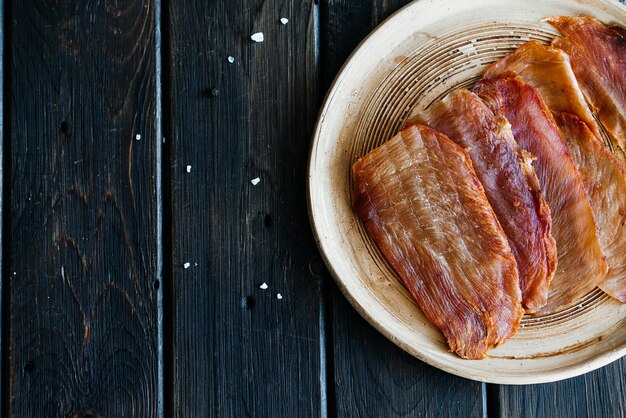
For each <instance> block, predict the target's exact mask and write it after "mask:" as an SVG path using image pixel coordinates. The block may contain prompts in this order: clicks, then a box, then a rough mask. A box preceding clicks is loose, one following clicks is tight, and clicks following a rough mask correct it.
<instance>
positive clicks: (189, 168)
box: [187, 165, 191, 173]
mask: <svg viewBox="0 0 626 418" xmlns="http://www.w3.org/2000/svg"><path fill="white" fill-rule="evenodd" d="M187 172H188V173H191V166H190V165H188V166H187Z"/></svg>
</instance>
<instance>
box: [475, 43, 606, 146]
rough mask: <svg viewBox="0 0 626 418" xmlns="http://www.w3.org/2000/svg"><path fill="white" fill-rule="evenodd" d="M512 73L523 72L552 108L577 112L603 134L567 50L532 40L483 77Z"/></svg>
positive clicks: (527, 81) (529, 82)
mask: <svg viewBox="0 0 626 418" xmlns="http://www.w3.org/2000/svg"><path fill="white" fill-rule="evenodd" d="M509 73H513V74H517V75H519V76H520V77H522V78H523V79H524V81H525V82H526V83H528V84H530V85H531V86H533V87H534V88H536V89H537V91H538V92H539V94H540V95H541V98H542V99H543V101H544V102H545V104H546V106H548V108H549V109H550V110H552V111H553V112H568V113H572V114H574V115H577V116H578V117H579V118H580V119H581V120H582V121H583V122H585V123H586V124H587V125H588V126H589V129H591V131H592V132H593V133H594V134H595V135H597V136H598V137H600V131H599V129H598V125H597V123H596V120H595V119H594V117H593V114H592V113H591V110H589V106H588V105H587V103H586V102H585V97H584V96H583V92H582V91H581V90H580V86H579V85H578V82H577V81H576V76H575V75H574V71H572V67H571V65H570V58H569V56H568V55H567V54H566V53H565V52H563V50H561V49H559V48H554V47H552V46H549V45H544V44H542V43H540V42H538V41H528V42H526V43H525V44H523V45H522V46H520V47H519V48H517V49H516V50H515V51H514V52H512V53H511V54H509V55H507V56H505V57H504V58H502V59H501V60H500V61H498V62H496V63H495V64H493V65H491V67H489V68H488V69H487V71H485V74H484V75H483V78H485V79H489V78H496V77H501V76H503V75H506V74H509Z"/></svg>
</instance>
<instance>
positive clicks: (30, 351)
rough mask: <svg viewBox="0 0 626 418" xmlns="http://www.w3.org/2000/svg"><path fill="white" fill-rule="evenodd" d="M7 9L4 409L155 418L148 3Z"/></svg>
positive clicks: (24, 2)
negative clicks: (6, 370) (6, 371)
mask: <svg viewBox="0 0 626 418" xmlns="http://www.w3.org/2000/svg"><path fill="white" fill-rule="evenodd" d="M8 5H9V10H10V13H9V19H10V20H9V28H8V29H9V30H10V31H11V34H10V37H9V39H11V40H12V44H11V45H10V46H9V48H10V54H9V62H8V66H9V72H10V78H9V85H10V88H9V92H7V93H8V105H9V107H10V111H9V116H10V119H9V121H8V123H9V128H10V161H9V168H10V173H8V175H9V176H10V178H9V179H8V187H9V188H10V205H11V206H10V207H11V212H10V213H8V214H6V213H5V216H7V215H8V216H9V217H10V235H9V236H8V237H5V239H6V238H8V239H9V241H10V242H9V243H8V245H9V253H10V257H11V259H10V260H4V262H5V263H10V271H11V272H12V273H11V275H10V281H9V303H10V317H9V318H8V326H9V335H10V341H9V344H8V346H9V353H8V355H9V361H8V364H9V368H10V370H9V378H10V382H9V385H10V386H9V388H8V390H9V403H10V404H9V415H10V416H14V417H87V416H92V417H104V416H106V417H113V416H115V417H121V416H137V417H139V416H141V417H144V416H145V417H148V416H156V415H157V408H158V405H157V404H158V383H157V374H158V372H157V370H158V352H157V346H158V341H157V339H158V337H157V328H158V324H157V301H156V291H155V289H154V287H153V286H154V284H153V281H154V280H156V279H158V277H157V276H156V275H155V272H156V256H155V253H156V251H157V240H156V235H155V230H156V224H157V219H156V212H155V189H156V184H155V167H156V161H155V159H156V153H155V150H156V146H157V145H156V144H158V142H157V139H156V138H155V135H154V133H155V130H154V126H155V122H154V113H155V101H154V91H155V79H154V59H155V52H154V41H153V32H154V10H153V8H154V3H153V2H152V1H150V0H146V1H137V2H111V1H104V0H95V1H88V2H84V1H63V2H46V1H37V0H20V1H10V2H8ZM138 135H140V137H139V136H138ZM8 151H9V150H7V152H8Z"/></svg>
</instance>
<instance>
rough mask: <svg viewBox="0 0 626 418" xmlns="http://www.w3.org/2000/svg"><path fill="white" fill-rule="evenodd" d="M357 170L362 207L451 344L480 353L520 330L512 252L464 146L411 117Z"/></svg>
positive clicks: (373, 232)
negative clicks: (410, 121)
mask: <svg viewBox="0 0 626 418" xmlns="http://www.w3.org/2000/svg"><path fill="white" fill-rule="evenodd" d="M353 176H354V183H355V199H354V210H355V212H356V214H357V215H358V217H359V218H360V219H361V221H362V222H363V223H364V225H365V228H366V229H367V231H368V233H369V234H370V236H371V237H372V238H373V239H374V241H375V242H376V244H377V245H378V247H379V248H380V250H381V251H382V253H383V254H384V256H385V257H386V259H387V260H388V261H389V263H390V264H391V266H392V267H393V268H394V269H395V271H396V272H397V273H398V275H399V276H400V277H401V279H402V280H403V282H404V284H405V285H406V287H407V288H408V290H409V291H410V293H411V294H412V296H413V297H414V299H415V300H416V301H417V303H418V305H419V306H420V308H421V309H422V311H423V312H424V314H425V315H426V316H427V317H428V319H429V320H430V321H431V322H432V323H433V324H434V325H435V326H437V327H438V328H439V329H440V330H441V331H442V332H443V334H444V336H445V338H446V339H447V341H448V345H449V347H450V349H451V350H452V351H453V352H455V353H457V354H458V355H460V356H461V357H464V358H468V359H481V358H484V357H485V356H486V355H487V350H489V349H490V348H491V347H494V346H497V345H498V344H500V343H502V342H503V341H505V340H506V339H507V338H508V337H509V336H511V335H512V334H514V333H515V331H516V330H517V328H518V326H519V323H520V320H521V317H522V315H523V312H524V311H523V309H522V307H521V292H520V289H519V283H518V272H517V268H516V263H515V259H514V257H513V254H512V253H511V249H510V247H509V244H508V241H507V239H506V236H505V234H504V232H503V231H502V228H501V227H500V224H499V223H498V220H497V218H496V215H495V214H494V212H493V210H492V209H491V206H489V202H488V201H487V198H486V197H485V193H484V191H483V188H482V186H481V184H480V181H479V180H478V178H477V177H476V174H475V173H474V170H473V169H472V165H471V161H470V159H469V157H468V156H467V154H466V153H465V151H463V149H462V148H460V147H459V146H458V145H456V144H455V143H453V142H452V141H451V140H450V139H448V138H447V137H446V136H444V135H443V134H441V133H439V132H437V131H435V130H433V129H431V128H428V127H426V126H422V125H412V126H410V127H408V128H406V129H404V130H403V131H402V132H400V133H399V134H397V135H396V136H395V137H393V138H392V139H390V140H389V141H387V142H386V143H385V144H383V145H382V146H380V147H378V148H377V149H375V150H374V151H372V152H370V153H369V154H368V155H366V156H365V157H363V158H361V159H359V160H358V161H357V162H356V163H354V166H353Z"/></svg>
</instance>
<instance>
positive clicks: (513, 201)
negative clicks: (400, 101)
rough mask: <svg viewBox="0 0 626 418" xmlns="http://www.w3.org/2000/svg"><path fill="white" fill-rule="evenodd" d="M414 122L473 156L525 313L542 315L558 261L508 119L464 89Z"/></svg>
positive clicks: (537, 190)
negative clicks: (512, 262)
mask: <svg viewBox="0 0 626 418" xmlns="http://www.w3.org/2000/svg"><path fill="white" fill-rule="evenodd" d="M413 120H414V121H416V122H420V123H423V124H425V125H428V126H430V127H431V128H434V129H436V130H438V131H440V132H442V133H443V134H444V135H446V136H447V137H448V138H450V139H451V140H452V141H454V142H456V143H457V144H458V145H460V146H461V147H463V148H464V149H465V151H466V152H467V153H468V154H469V156H470V158H471V160H472V165H473V167H474V170H475V171H476V175H477V176H478V179H479V180H480V182H481V183H482V185H483V188H484V189H485V194H486V196H487V199H488V200H489V203H490V204H491V207H492V208H493V210H494V212H495V214H496V216H497V217H498V220H499V221H500V225H501V226H502V229H503V230H504V232H505V233H506V236H507V237H508V240H509V244H510V246H511V251H512V252H513V255H514V256H515V260H516V261H517V268H518V270H519V275H520V278H519V280H520V288H521V291H522V304H523V305H524V306H525V307H526V311H527V312H534V311H536V310H538V309H539V308H540V307H541V306H543V305H544V304H545V303H546V301H547V299H548V286H549V284H550V280H551V279H552V276H553V275H554V270H555V268H556V261H557V256H556V246H555V243H554V238H553V237H552V234H551V233H550V228H551V224H552V221H551V217H550V209H549V208H548V205H547V203H546V202H545V200H544V198H543V190H542V188H541V185H540V183H539V180H538V179H537V175H536V173H535V169H534V168H533V166H532V156H531V155H530V154H528V153H527V152H524V151H523V150H522V149H521V148H520V147H519V145H517V143H516V142H515V140H514V139H513V134H512V132H511V126H510V125H509V123H508V122H507V121H506V119H499V118H496V117H495V116H494V114H493V113H492V112H491V110H489V108H487V106H486V105H485V104H484V103H483V102H482V101H481V100H480V98H479V97H478V96H476V95H475V94H474V93H472V92H470V91H469V90H466V89H459V90H455V91H453V92H452V93H450V94H449V95H448V96H446V97H445V98H444V99H443V100H441V101H440V102H438V103H437V104H435V105H434V106H431V107H430V108H429V109H428V110H426V111H424V112H423V113H420V114H419V115H417V116H416V117H415V118H413Z"/></svg>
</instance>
